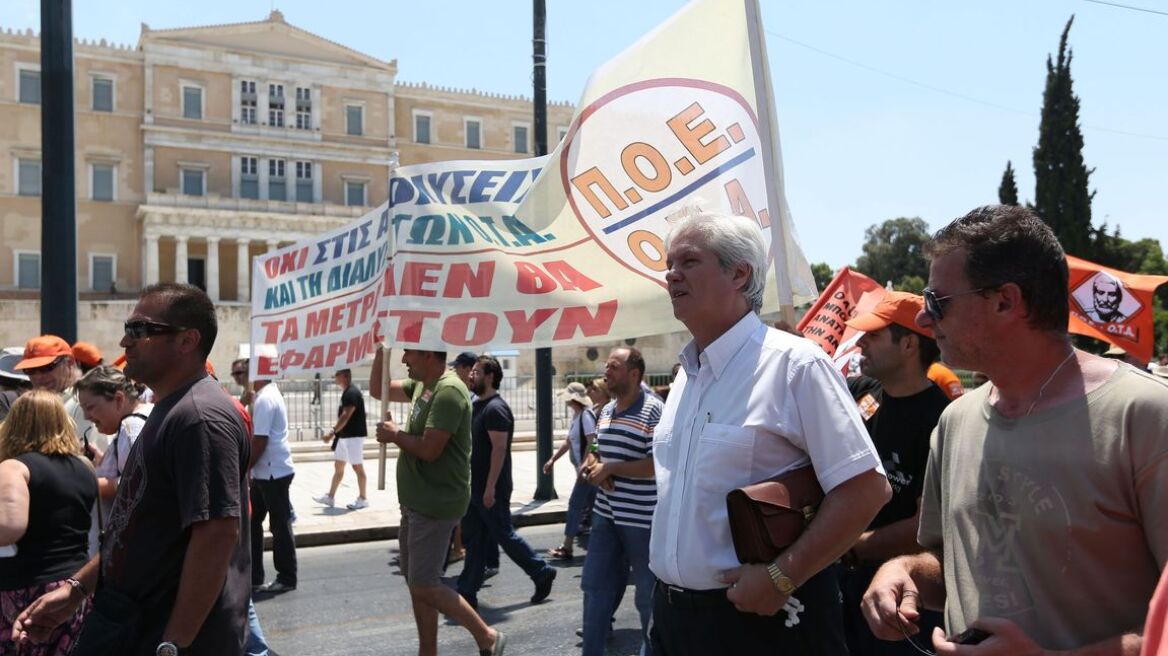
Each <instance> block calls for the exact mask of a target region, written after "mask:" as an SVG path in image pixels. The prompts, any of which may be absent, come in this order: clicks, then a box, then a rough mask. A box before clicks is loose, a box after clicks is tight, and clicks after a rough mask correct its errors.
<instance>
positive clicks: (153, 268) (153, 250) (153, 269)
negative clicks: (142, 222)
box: [145, 235, 158, 285]
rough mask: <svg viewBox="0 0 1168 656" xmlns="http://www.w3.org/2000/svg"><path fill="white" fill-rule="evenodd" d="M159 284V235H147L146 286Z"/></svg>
mask: <svg viewBox="0 0 1168 656" xmlns="http://www.w3.org/2000/svg"><path fill="white" fill-rule="evenodd" d="M156 282H158V235H146V282H145V284H146V285H153V284H154V283H156Z"/></svg>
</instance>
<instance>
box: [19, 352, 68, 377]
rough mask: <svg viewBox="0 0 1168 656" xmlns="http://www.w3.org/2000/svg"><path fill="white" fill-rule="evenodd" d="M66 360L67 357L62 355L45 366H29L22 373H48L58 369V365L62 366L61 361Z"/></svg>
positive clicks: (32, 374)
mask: <svg viewBox="0 0 1168 656" xmlns="http://www.w3.org/2000/svg"><path fill="white" fill-rule="evenodd" d="M64 361H65V358H63V357H60V358H57V359H56V360H53V361H52V362H50V363H48V364H46V365H44V366H41V367H29V368H28V369H25V370H24V371H23V372H22V373H24V375H26V376H35V375H36V374H47V373H49V372H51V371H52V370H54V369H56V368H57V367H59V366H61V363H62V362H64Z"/></svg>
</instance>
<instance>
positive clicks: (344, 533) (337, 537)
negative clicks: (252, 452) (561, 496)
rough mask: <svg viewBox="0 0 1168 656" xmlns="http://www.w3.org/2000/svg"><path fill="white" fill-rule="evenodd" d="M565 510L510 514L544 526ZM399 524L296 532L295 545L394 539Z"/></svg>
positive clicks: (521, 522) (515, 520)
mask: <svg viewBox="0 0 1168 656" xmlns="http://www.w3.org/2000/svg"><path fill="white" fill-rule="evenodd" d="M567 514H568V513H567V511H566V510H547V511H536V512H525V513H517V514H514V515H512V516H511V523H512V524H514V525H515V527H516V528H520V527H524V526H545V525H547V524H562V523H564V520H565V518H566V517H567ZM398 528H399V526H397V525H394V526H360V527H356V528H345V529H337V530H329V531H312V532H309V533H297V534H296V547H297V548H301V547H323V546H327V545H330V544H350V543H353V542H376V541H377V540H396V539H397V533H398ZM271 550H272V536H271V535H270V534H268V533H267V532H266V531H265V532H264V551H271Z"/></svg>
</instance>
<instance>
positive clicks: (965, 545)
mask: <svg viewBox="0 0 1168 656" xmlns="http://www.w3.org/2000/svg"><path fill="white" fill-rule="evenodd" d="M990 388H991V386H990V385H982V386H981V387H979V388H978V389H976V390H974V391H972V392H969V393H967V394H966V395H965V396H963V397H961V398H959V399H957V400H956V401H954V402H953V403H952V404H951V405H950V406H949V408H948V409H947V410H946V411H945V412H944V414H942V415H941V420H940V422H939V423H938V424H937V429H936V430H935V431H934V433H933V440H932V448H931V452H930V454H929V463H928V468H927V469H926V473H925V488H924V496H923V497H922V505H921V524H920V533H919V535H918V540H919V541H920V543H921V545H923V546H925V547H929V548H933V549H938V550H940V551H941V552H942V554H943V559H942V560H943V568H944V576H945V591H946V593H947V598H946V603H945V621H946V628H947V630H948V632H950V633H957V632H959V631H963V630H965V629H966V628H967V627H968V626H969V624H970V623H971V622H973V621H974V620H976V619H978V618H983V617H999V618H1005V619H1009V620H1013V621H1014V622H1015V623H1017V624H1018V625H1019V626H1020V627H1021V629H1022V631H1023V632H1025V633H1026V634H1027V635H1028V636H1030V638H1032V639H1033V640H1034V641H1035V642H1036V643H1038V645H1039V646H1040V647H1043V648H1045V649H1073V648H1076V647H1082V646H1083V645H1088V644H1091V643H1094V642H1097V641H1099V640H1103V639H1104V638H1107V637H1110V636H1115V635H1119V634H1120V633H1124V632H1127V631H1131V630H1136V629H1138V628H1139V627H1140V626H1141V625H1143V622H1144V614H1145V613H1146V612H1147V609H1148V601H1149V599H1151V596H1152V591H1153V589H1154V588H1155V587H1156V581H1157V579H1158V578H1159V575H1160V571H1161V568H1162V567H1163V566H1164V562H1165V560H1166V559H1168V514H1166V513H1165V508H1168V385H1165V384H1164V383H1163V382H1161V381H1160V379H1156V378H1153V377H1152V376H1149V375H1147V374H1146V373H1142V372H1139V371H1137V370H1135V369H1133V368H1132V367H1129V366H1126V365H1122V366H1120V367H1119V369H1118V370H1116V372H1115V373H1114V374H1113V375H1112V376H1111V378H1110V379H1108V380H1107V382H1105V383H1104V384H1103V385H1101V386H1099V387H1098V388H1097V389H1095V390H1092V391H1091V392H1090V393H1089V394H1087V395H1086V396H1085V397H1079V398H1078V399H1075V400H1072V401H1068V402H1066V403H1064V404H1062V405H1059V406H1056V407H1053V408H1049V409H1046V410H1042V411H1039V412H1036V413H1034V414H1033V415H1032V416H1030V417H1020V418H1015V419H1009V418H1006V417H1003V416H1002V415H1001V414H999V413H998V412H997V411H996V410H994V408H993V407H992V406H991V405H990V404H989V402H988V395H989V390H990Z"/></svg>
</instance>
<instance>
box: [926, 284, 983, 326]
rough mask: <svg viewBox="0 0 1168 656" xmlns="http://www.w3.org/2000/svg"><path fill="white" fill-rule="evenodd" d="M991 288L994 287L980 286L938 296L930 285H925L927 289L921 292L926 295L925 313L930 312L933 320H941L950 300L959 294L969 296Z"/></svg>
mask: <svg viewBox="0 0 1168 656" xmlns="http://www.w3.org/2000/svg"><path fill="white" fill-rule="evenodd" d="M990 289H992V287H978V288H977V289H970V290H967V291H964V292H957V293H956V294H949V295H948V296H937V292H936V291H934V290H933V289H932V288H930V287H925V290H924V291H923V292H921V294H922V295H924V297H925V313H926V314H928V315H929V316H930V317H931V318H932V319H933V321H940V320H941V319H944V318H945V306H946V305H948V304H949V301H951V300H952V299H955V298H957V297H958V296H967V295H969V294H980V293H982V292H984V291H988V290H990Z"/></svg>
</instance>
